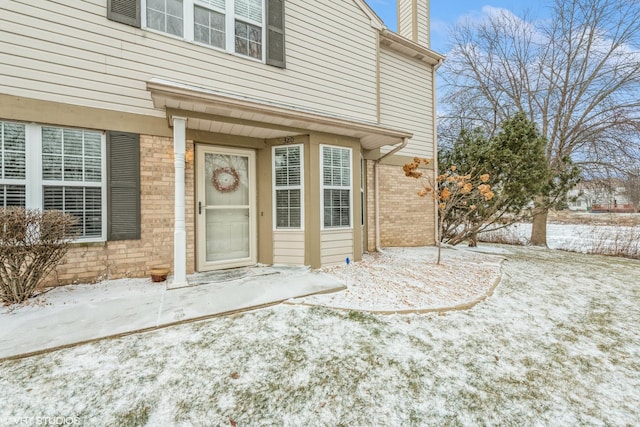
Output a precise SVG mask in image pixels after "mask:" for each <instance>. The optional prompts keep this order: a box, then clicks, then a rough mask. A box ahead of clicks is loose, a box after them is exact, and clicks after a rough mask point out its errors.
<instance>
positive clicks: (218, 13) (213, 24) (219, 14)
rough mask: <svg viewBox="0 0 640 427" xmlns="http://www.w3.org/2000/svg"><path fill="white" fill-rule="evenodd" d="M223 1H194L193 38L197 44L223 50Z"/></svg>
mask: <svg viewBox="0 0 640 427" xmlns="http://www.w3.org/2000/svg"><path fill="white" fill-rule="evenodd" d="M224 15H225V4H224V0H202V1H196V3H195V6H194V20H193V25H194V29H193V38H194V40H195V41H197V42H199V43H204V44H208V45H210V46H214V47H219V48H221V49H224V48H225V45H226V29H225V25H226V24H225V17H224Z"/></svg>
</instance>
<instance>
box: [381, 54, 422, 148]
mask: <svg viewBox="0 0 640 427" xmlns="http://www.w3.org/2000/svg"><path fill="white" fill-rule="evenodd" d="M431 81H432V69H431V67H430V66H429V65H428V64H425V63H424V62H421V61H418V60H416V59H412V58H408V57H406V56H403V55H401V54H399V53H397V52H395V51H392V50H389V49H385V48H382V49H380V119H381V123H382V125H384V126H390V127H395V128H398V129H404V130H406V131H409V132H412V133H413V138H412V139H410V140H409V143H408V145H407V147H406V148H404V149H403V150H401V151H400V152H399V153H398V154H401V155H405V156H411V157H413V156H418V157H429V158H431V157H432V156H433V116H432V115H433V106H432V86H431ZM383 151H389V149H388V148H386V149H385V150H383Z"/></svg>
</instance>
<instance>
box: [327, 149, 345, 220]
mask: <svg viewBox="0 0 640 427" xmlns="http://www.w3.org/2000/svg"><path fill="white" fill-rule="evenodd" d="M321 157H322V202H323V205H322V217H323V218H322V224H323V226H324V228H339V227H350V226H351V149H350V148H343V147H332V146H325V145H323V146H321Z"/></svg>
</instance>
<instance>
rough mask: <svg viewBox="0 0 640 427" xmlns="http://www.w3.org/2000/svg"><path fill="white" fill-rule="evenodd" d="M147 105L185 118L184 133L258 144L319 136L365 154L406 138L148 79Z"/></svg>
mask: <svg viewBox="0 0 640 427" xmlns="http://www.w3.org/2000/svg"><path fill="white" fill-rule="evenodd" d="M147 90H149V92H150V93H151V98H152V100H153V105H154V106H155V107H156V108H160V109H164V110H165V111H166V113H167V118H168V119H169V123H172V120H171V119H172V117H173V116H182V117H186V118H187V128H189V129H195V130H200V131H207V132H215V133H223V134H229V135H237V136H246V137H252V138H260V139H272V138H283V137H287V136H295V135H301V134H307V133H309V132H322V133H330V134H334V135H340V136H347V137H352V138H357V139H359V140H360V143H361V145H362V147H363V148H364V149H365V150H374V149H376V148H380V147H382V146H385V145H396V144H399V143H401V142H403V141H404V139H405V138H411V137H412V136H413V135H412V134H411V133H410V132H405V131H402V130H397V129H391V128H387V127H384V126H380V125H378V124H374V123H367V122H362V121H358V120H353V119H348V118H343V117H337V116H332V115H328V114H324V113H320V112H316V111H311V110H304V109H301V108H297V107H293V106H288V105H281V104H278V103H272V102H268V101H265V100H259V99H253V98H248V97H244V96H238V95H234V94H229V93H223V92H219V91H214V90H211V89H206V88H202V87H197V86H192V85H187V84H183V83H177V82H172V81H167V80H163V79H158V78H153V79H151V80H149V81H148V82H147Z"/></svg>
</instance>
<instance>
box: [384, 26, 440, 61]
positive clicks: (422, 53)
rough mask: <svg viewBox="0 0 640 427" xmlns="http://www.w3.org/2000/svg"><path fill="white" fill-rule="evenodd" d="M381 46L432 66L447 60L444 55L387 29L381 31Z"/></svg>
mask: <svg viewBox="0 0 640 427" xmlns="http://www.w3.org/2000/svg"><path fill="white" fill-rule="evenodd" d="M380 44H381V45H382V46H386V47H388V48H390V49H393V50H395V51H397V52H400V53H402V54H404V55H407V56H410V57H412V58H415V59H418V60H420V61H423V62H426V63H427V64H430V65H438V64H440V63H442V61H444V59H445V57H444V55H441V54H439V53H438V52H435V51H433V50H431V49H429V48H426V47H424V46H421V45H419V44H417V43H415V42H413V41H411V40H409V39H407V38H405V37H402V36H401V35H399V34H396V33H394V32H393V31H389V30H388V29H386V28H385V29H383V30H381V31H380Z"/></svg>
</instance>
